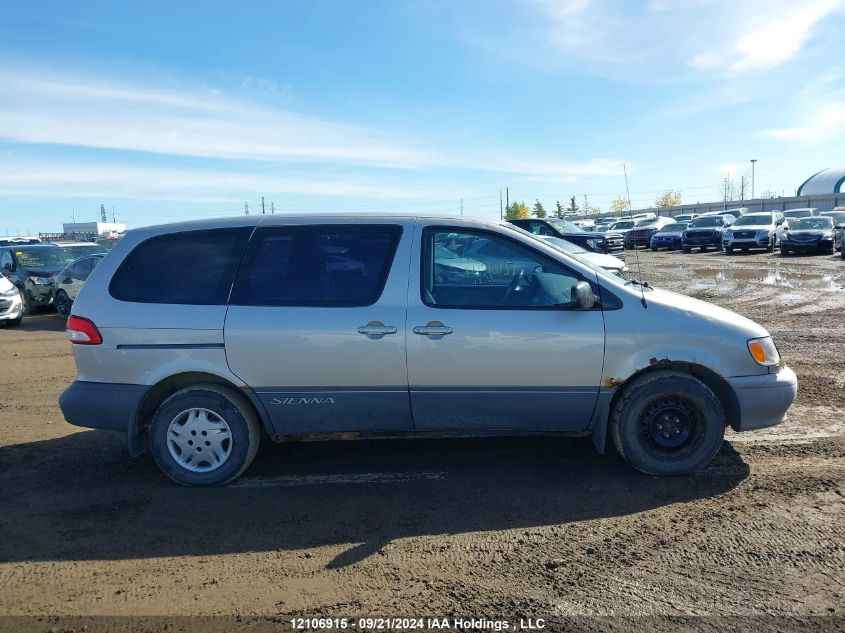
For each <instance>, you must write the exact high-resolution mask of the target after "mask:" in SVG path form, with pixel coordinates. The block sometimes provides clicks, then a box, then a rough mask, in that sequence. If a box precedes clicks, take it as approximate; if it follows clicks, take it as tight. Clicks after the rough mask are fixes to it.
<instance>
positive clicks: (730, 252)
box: [725, 248, 734, 255]
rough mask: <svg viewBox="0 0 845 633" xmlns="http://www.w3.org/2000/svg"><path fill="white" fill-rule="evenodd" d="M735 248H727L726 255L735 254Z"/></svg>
mask: <svg viewBox="0 0 845 633" xmlns="http://www.w3.org/2000/svg"><path fill="white" fill-rule="evenodd" d="M733 254H734V249H732V248H725V255H733Z"/></svg>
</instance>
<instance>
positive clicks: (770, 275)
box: [666, 268, 845, 292]
mask: <svg viewBox="0 0 845 633" xmlns="http://www.w3.org/2000/svg"><path fill="white" fill-rule="evenodd" d="M666 270H670V269H669V268H666ZM671 270H676V269H671ZM690 272H691V273H692V277H693V279H694V280H695V281H694V283H693V284H692V288H694V289H704V288H713V287H714V286H716V285H717V284H718V282H720V281H757V282H761V283H764V284H769V285H771V286H783V287H785V288H794V289H797V290H807V289H809V290H826V291H829V292H843V291H845V279H843V278H842V277H840V276H834V275H806V274H799V273H786V272H781V271H780V270H778V269H771V268H740V269H734V270H720V269H718V268H701V269H698V270H693V271H690Z"/></svg>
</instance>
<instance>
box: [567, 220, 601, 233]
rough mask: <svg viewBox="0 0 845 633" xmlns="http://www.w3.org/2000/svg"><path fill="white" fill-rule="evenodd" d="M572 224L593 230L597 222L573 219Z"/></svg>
mask: <svg viewBox="0 0 845 633" xmlns="http://www.w3.org/2000/svg"><path fill="white" fill-rule="evenodd" d="M572 224H574V225H575V226H577V227H578V228H581V229H584V230H585V231H592V230H593V229H594V228H596V223H595V222H594V221H593V220H572Z"/></svg>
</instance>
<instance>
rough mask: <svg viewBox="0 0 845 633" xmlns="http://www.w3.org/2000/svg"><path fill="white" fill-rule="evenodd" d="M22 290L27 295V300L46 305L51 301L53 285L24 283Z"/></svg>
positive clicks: (38, 304)
mask: <svg viewBox="0 0 845 633" xmlns="http://www.w3.org/2000/svg"><path fill="white" fill-rule="evenodd" d="M24 291H25V292H26V293H27V295H29V300H30V301H31V302H32V303H33V305H37V306H46V305H50V304H51V303H53V286H52V285H41V284H34V283H31V282H27V283H26V287H25V289H24Z"/></svg>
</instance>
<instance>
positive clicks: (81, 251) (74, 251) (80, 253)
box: [62, 244, 108, 257]
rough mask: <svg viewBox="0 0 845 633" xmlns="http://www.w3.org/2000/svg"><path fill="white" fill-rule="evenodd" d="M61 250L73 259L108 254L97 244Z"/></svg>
mask: <svg viewBox="0 0 845 633" xmlns="http://www.w3.org/2000/svg"><path fill="white" fill-rule="evenodd" d="M62 248H63V249H65V250H66V251H69V252H70V254H71V255H73V256H74V257H85V256H86V255H97V254H100V253H108V250H107V249H106V248H105V247H103V246H100V245H99V244H80V245H78V246H62Z"/></svg>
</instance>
